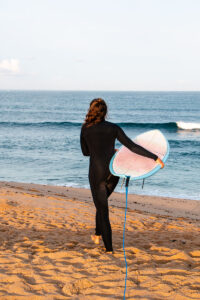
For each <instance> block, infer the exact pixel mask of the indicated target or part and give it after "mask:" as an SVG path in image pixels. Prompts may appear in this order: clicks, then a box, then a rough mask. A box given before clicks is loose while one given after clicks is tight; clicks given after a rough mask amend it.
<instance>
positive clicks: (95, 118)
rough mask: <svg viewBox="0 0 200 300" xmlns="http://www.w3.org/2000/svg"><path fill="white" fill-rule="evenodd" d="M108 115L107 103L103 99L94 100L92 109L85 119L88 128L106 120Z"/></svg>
mask: <svg viewBox="0 0 200 300" xmlns="http://www.w3.org/2000/svg"><path fill="white" fill-rule="evenodd" d="M106 114H107V105H106V102H105V101H104V100H103V99H101V98H96V99H93V100H92V101H91V102H90V107H89V109H88V113H87V115H86V117H85V122H84V124H86V127H90V126H92V125H95V124H97V123H100V122H102V121H103V120H104V119H105V116H106Z"/></svg>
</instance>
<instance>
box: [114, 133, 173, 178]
mask: <svg viewBox="0 0 200 300" xmlns="http://www.w3.org/2000/svg"><path fill="white" fill-rule="evenodd" d="M133 142H134V143H136V144H138V145H140V146H142V147H143V148H145V149H147V150H149V151H150V152H152V153H154V154H156V155H157V156H158V157H159V158H160V159H161V160H162V161H163V162H164V163H165V162H166V160H167V158H168V156H169V149H170V148H169V143H168V141H167V139H166V138H165V136H164V135H163V134H162V132H161V131H160V130H157V129H156V130H150V131H147V132H144V133H142V134H140V135H138V136H136V137H135V138H134V139H133ZM109 168H110V172H111V173H112V174H113V175H115V176H119V177H123V178H125V177H130V179H131V180H138V179H144V178H147V177H149V176H151V175H153V174H155V173H156V172H157V171H158V170H159V169H160V168H161V166H160V165H159V164H157V163H156V162H155V161H154V160H153V159H151V158H148V157H144V156H141V155H138V154H136V153H134V152H132V151H130V150H129V149H128V148H126V147H125V146H122V147H121V148H120V149H119V150H118V151H117V152H116V153H115V154H114V156H113V157H112V159H111V161H110V165H109Z"/></svg>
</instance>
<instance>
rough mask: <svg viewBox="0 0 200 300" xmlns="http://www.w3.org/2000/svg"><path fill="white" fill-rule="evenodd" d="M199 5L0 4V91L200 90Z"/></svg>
mask: <svg viewBox="0 0 200 300" xmlns="http://www.w3.org/2000/svg"><path fill="white" fill-rule="evenodd" d="M199 16H200V0H101V1H97V0H73V1H72V0H56V1H55V0H17V1H16V0H0V37H1V39H0V43H1V44H0V89H9V90H12V89H14V90H18V89H19V90H29V89H30V90H111V91H114V90H121V91H123V90H124V91H129V90H131V91H132V90H133V91H134V90H138V91H151V90H152V91H157V90H158V91H174V90H175V91H176V90H177V91H179V90H183V91H187V90H188V91H189V90H190V91H196V90H200V17H199Z"/></svg>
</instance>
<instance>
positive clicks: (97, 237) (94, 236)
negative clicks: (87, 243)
mask: <svg viewBox="0 0 200 300" xmlns="http://www.w3.org/2000/svg"><path fill="white" fill-rule="evenodd" d="M100 238H101V236H100V235H91V239H92V241H93V242H94V243H95V244H97V245H99V243H100Z"/></svg>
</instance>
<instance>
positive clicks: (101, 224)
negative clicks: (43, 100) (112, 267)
mask: <svg viewBox="0 0 200 300" xmlns="http://www.w3.org/2000/svg"><path fill="white" fill-rule="evenodd" d="M80 138H81V139H80V141H81V149H82V152H83V155H85V156H90V166H89V182H90V187H91V192H92V197H93V200H94V204H95V206H96V233H95V234H96V235H102V238H103V241H104V244H105V247H106V251H112V250H113V248H112V231H111V226H110V221H109V212H108V197H109V196H110V194H111V193H112V192H113V190H114V189H115V187H116V185H117V183H118V181H119V177H116V176H114V175H111V173H110V171H109V163H110V160H111V158H112V156H113V155H114V153H115V140H116V139H117V140H118V141H119V142H120V143H122V144H123V145H124V146H126V147H127V148H128V149H130V150H131V151H133V152H135V153H137V154H140V155H142V156H146V157H149V158H152V159H154V160H156V159H157V158H158V157H157V156H156V155H155V154H153V153H151V152H149V151H148V150H146V149H144V148H142V147H141V146H139V145H137V144H135V143H134V142H132V141H131V139H129V137H127V135H126V134H125V133H124V131H123V130H122V129H121V128H120V127H119V126H118V125H116V124H113V123H110V122H107V121H102V122H101V123H98V124H95V125H92V126H90V127H86V126H85V125H83V126H82V129H81V137H80Z"/></svg>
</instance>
